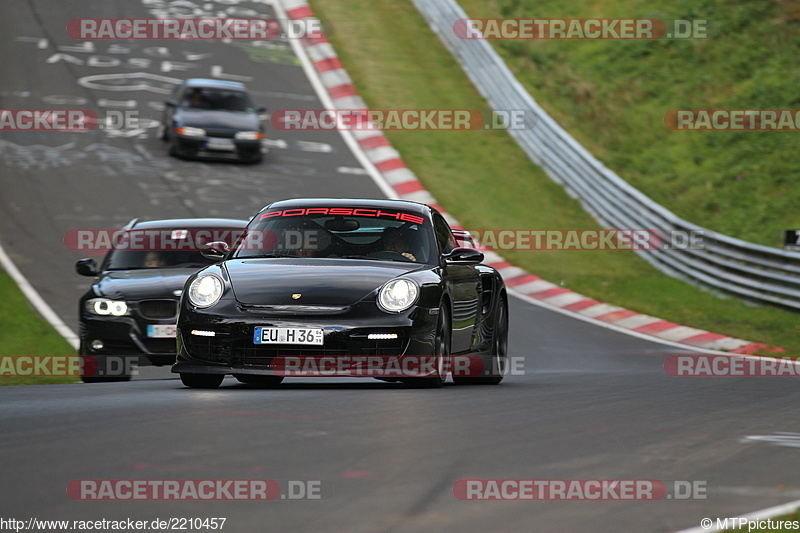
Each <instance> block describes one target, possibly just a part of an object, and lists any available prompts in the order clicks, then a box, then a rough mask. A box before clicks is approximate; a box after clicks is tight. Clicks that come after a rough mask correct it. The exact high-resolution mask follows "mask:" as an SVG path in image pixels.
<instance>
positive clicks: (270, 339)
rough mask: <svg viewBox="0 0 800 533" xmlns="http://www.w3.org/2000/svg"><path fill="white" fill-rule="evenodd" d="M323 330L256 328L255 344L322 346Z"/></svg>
mask: <svg viewBox="0 0 800 533" xmlns="http://www.w3.org/2000/svg"><path fill="white" fill-rule="evenodd" d="M323 337H324V334H323V330H322V329H312V328H256V330H255V334H254V335H253V342H254V343H255V344H315V345H318V346H322V344H323Z"/></svg>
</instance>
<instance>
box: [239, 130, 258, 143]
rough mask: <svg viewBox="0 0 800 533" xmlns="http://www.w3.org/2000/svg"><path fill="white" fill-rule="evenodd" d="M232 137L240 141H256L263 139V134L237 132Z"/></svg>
mask: <svg viewBox="0 0 800 533" xmlns="http://www.w3.org/2000/svg"><path fill="white" fill-rule="evenodd" d="M234 137H235V138H236V139H239V140H242V141H257V140H259V139H263V138H264V134H263V133H261V132H260V131H239V132H237V133H236V135H234Z"/></svg>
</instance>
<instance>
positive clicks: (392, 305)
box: [378, 278, 419, 313]
mask: <svg viewBox="0 0 800 533" xmlns="http://www.w3.org/2000/svg"><path fill="white" fill-rule="evenodd" d="M418 295H419V287H417V284H416V283H414V282H413V281H411V280H408V279H403V278H400V279H393V280H392V281H390V282H389V283H387V284H386V285H384V286H383V287H381V290H380V291H379V292H378V305H379V306H380V308H381V309H383V310H384V311H387V312H389V313H399V312H401V311H405V310H406V309H408V308H409V307H411V306H412V305H414V302H416V301H417V296H418Z"/></svg>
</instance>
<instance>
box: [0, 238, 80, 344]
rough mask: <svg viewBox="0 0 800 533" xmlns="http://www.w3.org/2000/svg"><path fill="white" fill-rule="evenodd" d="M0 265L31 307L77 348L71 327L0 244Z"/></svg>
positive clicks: (76, 339)
mask: <svg viewBox="0 0 800 533" xmlns="http://www.w3.org/2000/svg"><path fill="white" fill-rule="evenodd" d="M0 265H2V266H3V269H4V270H5V271H6V272H7V273H8V275H9V276H11V279H13V280H14V281H15V282H16V284H17V286H18V287H19V288H20V290H21V291H22V293H23V294H24V295H25V297H26V298H27V299H28V301H29V302H30V303H31V305H33V307H34V308H35V309H36V310H37V311H38V312H39V314H40V315H41V316H42V318H44V319H45V320H47V322H48V323H49V324H50V325H51V326H53V329H55V330H56V331H57V332H58V333H59V334H60V335H61V336H62V337H64V338H65V339H66V340H67V342H68V343H70V345H71V346H72V347H73V348H74V349H76V350H77V349H78V345H79V344H80V341H79V340H78V336H77V335H76V334H75V332H74V331H72V329H70V328H69V326H67V325H66V324H65V323H64V322H63V321H62V320H61V319H60V318H59V317H58V315H57V314H56V313H55V311H53V308H52V307H50V306H49V305H48V304H47V302H45V301H44V298H42V297H41V295H40V294H39V293H38V292H37V291H36V289H34V288H33V285H31V284H30V282H28V280H27V279H26V278H25V276H23V275H22V272H20V271H19V269H17V267H16V265H14V263H13V262H12V261H11V258H10V257H8V254H6V251H5V250H4V249H3V246H2V245H0Z"/></svg>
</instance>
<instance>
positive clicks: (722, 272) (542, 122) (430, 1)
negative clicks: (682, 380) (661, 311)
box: [412, 0, 800, 311]
mask: <svg viewBox="0 0 800 533" xmlns="http://www.w3.org/2000/svg"><path fill="white" fill-rule="evenodd" d="M412 2H413V3H414V5H415V6H416V8H417V9H418V10H419V12H420V13H422V15H423V16H424V17H425V19H426V20H427V21H428V24H429V25H430V26H431V28H432V29H433V30H434V32H436V34H437V35H438V37H439V39H440V40H441V41H442V42H443V43H444V45H445V46H446V47H447V48H448V49H449V50H450V52H451V53H452V54H453V56H454V57H455V58H456V59H457V60H458V61H459V63H461V66H462V67H463V69H464V71H465V72H466V73H467V75H468V76H469V78H470V79H471V80H472V83H473V84H474V85H475V87H476V88H477V89H478V91H480V93H481V94H482V95H483V96H484V97H485V98H486V99H487V101H488V102H489V104H490V106H491V107H492V108H493V109H495V110H504V111H509V110H524V111H525V115H526V117H527V119H526V122H527V124H526V125H527V127H525V128H523V129H509V133H510V134H511V136H512V137H513V138H514V139H515V140H516V141H517V143H519V145H520V146H521V147H522V149H523V150H524V151H525V153H526V154H528V157H530V159H531V160H532V161H533V162H535V163H536V164H538V165H540V166H541V167H542V168H544V170H545V171H546V172H547V174H548V175H549V176H550V177H551V178H552V179H553V180H554V181H556V182H557V183H559V184H560V185H562V186H563V187H564V188H565V189H566V190H567V192H568V193H569V194H570V195H572V196H573V197H575V198H577V199H578V200H579V201H580V202H581V204H582V205H583V206H584V208H585V209H586V210H587V211H588V212H589V213H590V214H591V215H592V216H594V217H595V218H596V219H597V220H598V221H599V222H600V223H601V224H602V225H604V226H605V227H607V228H616V229H650V230H658V231H661V232H663V233H664V234H666V235H669V234H670V232H685V233H691V232H702V233H703V234H704V235H705V237H704V239H703V243H704V245H705V246H704V248H703V249H678V248H675V249H657V250H639V251H637V252H636V253H638V254H639V255H641V256H642V257H643V258H644V259H646V260H647V261H648V262H650V263H651V264H652V265H654V266H655V267H656V268H658V269H660V270H662V271H663V272H665V273H667V274H669V275H672V276H675V277H679V278H682V279H685V280H688V281H690V282H692V283H695V284H698V285H701V286H703V287H706V288H710V289H712V290H714V291H718V292H722V293H727V294H730V295H734V296H737V297H739V298H742V299H745V300H750V301H756V302H759V303H770V304H775V305H779V306H782V307H786V308H790V309H792V310H795V311H800V253H798V252H789V251H785V250H780V249H778V248H770V247H768V246H761V245H758V244H753V243H749V242H746V241H743V240H740V239H736V238H733V237H729V236H726V235H720V234H715V233H713V232H711V231H709V230H707V229H705V228H702V227H700V226H697V225H695V224H692V223H690V222H687V221H686V220H683V219H681V218H679V217H678V216H677V215H675V214H674V213H672V212H670V211H669V210H667V209H666V208H664V207H663V206H661V205H659V204H657V203H655V202H654V201H653V200H651V199H650V198H648V197H647V196H645V195H644V194H642V193H641V192H639V191H638V190H636V189H635V188H633V187H632V186H630V185H629V184H628V183H626V182H625V181H624V180H623V179H622V178H620V177H619V176H617V175H616V174H615V173H614V172H613V171H611V170H609V169H608V168H606V167H605V166H604V165H603V164H602V163H601V162H600V161H598V160H597V159H596V158H595V157H594V156H592V154H590V153H589V152H588V151H587V150H586V149H585V148H583V146H581V145H580V144H579V143H578V142H577V141H576V140H575V139H573V138H572V137H571V136H570V135H569V134H568V133H567V132H566V131H565V130H564V129H563V128H561V127H560V126H559V125H558V124H557V123H556V122H555V121H554V120H553V119H552V118H551V117H550V116H549V115H548V114H547V113H546V112H545V111H544V110H543V109H542V108H541V107H539V105H538V104H537V103H536V101H535V100H534V99H533V97H532V96H531V95H530V94H529V93H528V92H527V91H526V90H525V88H524V87H523V86H522V84H521V83H520V82H519V81H518V80H517V79H516V78H515V77H514V75H513V74H512V73H511V71H510V70H509V69H508V67H507V66H506V65H505V63H504V62H503V60H502V59H501V58H500V56H499V55H498V54H497V53H496V52H495V51H494V50H493V49H492V47H491V45H490V44H489V43H488V41H486V40H477V39H476V40H467V39H461V38H459V37H458V36H457V35H456V33H455V32H454V31H453V24H454V23H455V22H456V21H457V20H458V19H462V18H468V17H467V15H466V13H465V12H464V10H463V9H461V6H459V5H458V3H457V2H456V0H412Z"/></svg>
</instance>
